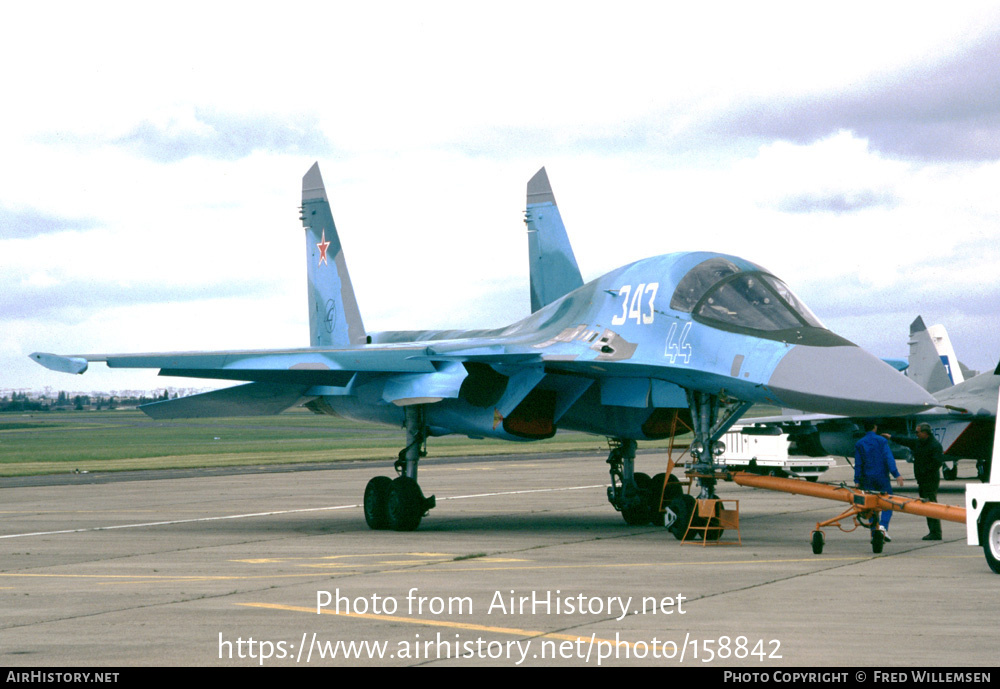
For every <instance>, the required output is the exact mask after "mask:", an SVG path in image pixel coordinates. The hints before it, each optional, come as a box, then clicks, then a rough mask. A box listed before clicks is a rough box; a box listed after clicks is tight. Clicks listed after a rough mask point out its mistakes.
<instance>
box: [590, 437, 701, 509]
mask: <svg viewBox="0 0 1000 689" xmlns="http://www.w3.org/2000/svg"><path fill="white" fill-rule="evenodd" d="M608 442H609V443H610V444H611V453H610V454H609V455H608V465H609V466H610V470H609V471H610V473H611V485H610V486H608V502H610V503H611V505H612V507H614V508H615V509H616V510H618V511H619V512H621V513H622V518H623V519H624V520H625V523H626V524H629V525H631V526H642V525H644V524H654V525H656V526H663V513H662V512H660V493H661V492H662V491H663V490H664V486H663V484H664V481H669V482H668V483H667V485H666V496H665V500H666V502H668V503H669V502H670V501H671V500H672V499H674V498H675V497H680V495H681V493H683V490H682V489H681V485H680V483H679V482H678V481H677V479H676V478H675V477H674V476H673V475H671V476H670V477H669V479H668V478H667V475H666V474H665V473H663V474H657V475H656V476H654V477H653V478H650V477H649V475H648V474H644V473H642V472H641V471H639V472H637V471H635V447H636V442H635V441H634V440H630V439H626V438H609V439H608Z"/></svg>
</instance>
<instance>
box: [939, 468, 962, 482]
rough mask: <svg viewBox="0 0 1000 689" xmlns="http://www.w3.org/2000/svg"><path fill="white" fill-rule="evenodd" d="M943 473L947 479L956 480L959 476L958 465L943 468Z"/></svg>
mask: <svg viewBox="0 0 1000 689" xmlns="http://www.w3.org/2000/svg"><path fill="white" fill-rule="evenodd" d="M941 475H942V476H944V480H945V481H954V480H955V479H957V478H958V467H957V466H955V467H951V468H948V467H943V468H942V469H941Z"/></svg>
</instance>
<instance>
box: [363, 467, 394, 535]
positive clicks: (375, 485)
mask: <svg viewBox="0 0 1000 689" xmlns="http://www.w3.org/2000/svg"><path fill="white" fill-rule="evenodd" d="M391 488H392V479H391V478H389V477H388V476H376V477H375V478H373V479H372V480H371V481H369V482H368V485H367V486H365V522H367V523H368V528H370V529H387V528H389V491H390V490H391Z"/></svg>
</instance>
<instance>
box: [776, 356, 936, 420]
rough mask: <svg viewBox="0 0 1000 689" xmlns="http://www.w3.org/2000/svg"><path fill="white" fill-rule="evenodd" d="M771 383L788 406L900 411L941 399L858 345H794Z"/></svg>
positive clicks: (850, 412) (851, 412)
mask: <svg viewBox="0 0 1000 689" xmlns="http://www.w3.org/2000/svg"><path fill="white" fill-rule="evenodd" d="M767 385H768V387H769V388H770V389H771V391H772V392H773V393H774V394H775V396H777V398H778V399H779V400H780V401H781V402H782V403H783V404H784V406H786V407H789V408H791V409H801V410H805V411H814V412H822V413H826V414H839V415H842V416H899V415H903V414H913V413H916V412H919V411H924V410H926V409H929V408H931V407H934V406H936V405H937V400H935V399H934V398H933V397H931V395H930V394H929V393H928V392H927V391H926V390H924V389H923V388H921V387H920V386H919V385H917V384H916V383H914V382H913V381H911V380H910V379H909V378H907V377H906V376H904V375H903V374H902V373H900V372H899V371H897V370H896V369H894V368H893V367H892V366H889V365H888V364H886V363H885V362H884V361H881V360H879V359H876V358H875V357H874V356H872V355H871V354H869V353H868V352H866V351H865V350H863V349H861V348H860V347H857V346H844V347H807V346H803V345H798V346H796V347H793V348H792V349H791V350H790V351H789V352H788V354H786V355H785V356H784V358H783V359H782V360H781V361H780V362H779V363H778V365H777V367H775V369H774V373H772V374H771V379H770V380H769V381H768V383H767Z"/></svg>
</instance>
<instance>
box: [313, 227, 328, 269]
mask: <svg viewBox="0 0 1000 689" xmlns="http://www.w3.org/2000/svg"><path fill="white" fill-rule="evenodd" d="M316 246H317V247H318V248H319V263H317V264H316V265H320V266H321V265H323V264H324V263H326V264H327V265H330V264H329V263H327V260H326V250H327V249H328V248H329V247H330V242H328V241H326V230H323V237H322V238H321V239H320V240H319V244H317V245H316Z"/></svg>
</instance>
